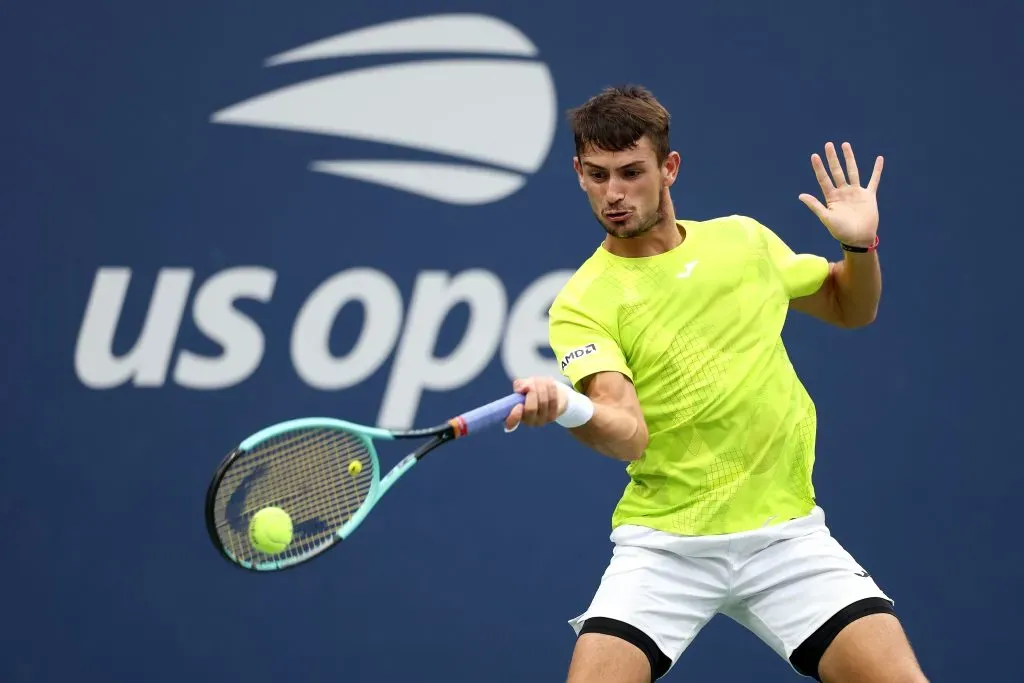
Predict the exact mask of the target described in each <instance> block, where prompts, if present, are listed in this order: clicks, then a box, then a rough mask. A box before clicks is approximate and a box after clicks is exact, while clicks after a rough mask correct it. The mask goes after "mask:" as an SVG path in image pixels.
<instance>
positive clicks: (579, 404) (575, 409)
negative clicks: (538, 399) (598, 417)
mask: <svg viewBox="0 0 1024 683" xmlns="http://www.w3.org/2000/svg"><path fill="white" fill-rule="evenodd" d="M558 387H559V391H561V392H562V393H563V394H565V412H564V413H562V414H561V415H559V416H558V417H557V418H555V422H557V423H558V424H560V425H562V426H563V427H566V428H567V429H571V428H573V427H580V426H582V425H585V424H587V423H588V422H590V418H592V417H593V416H594V403H593V401H591V400H590V399H589V398H588V397H587V396H585V395H583V394H580V393H578V392H576V391H573V390H572V389H570V388H569V387H567V386H565V385H564V384H562V383H561V382H558Z"/></svg>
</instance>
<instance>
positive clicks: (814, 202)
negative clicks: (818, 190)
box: [800, 194, 828, 223]
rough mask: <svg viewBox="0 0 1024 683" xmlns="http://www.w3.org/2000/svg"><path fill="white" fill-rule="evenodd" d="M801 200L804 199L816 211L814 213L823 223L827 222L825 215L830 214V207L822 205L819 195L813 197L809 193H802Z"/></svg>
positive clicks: (808, 206)
mask: <svg viewBox="0 0 1024 683" xmlns="http://www.w3.org/2000/svg"><path fill="white" fill-rule="evenodd" d="M800 201H802V202H803V203H804V204H805V205H806V206H807V208H808V209H810V210H811V211H813V212H814V215H815V216H817V217H818V220H820V221H821V222H822V223H824V222H825V216H826V215H827V214H828V209H826V208H825V207H824V206H822V204H821V202H819V201H818V199H817V197H813V196H811V195H809V194H802V195H800Z"/></svg>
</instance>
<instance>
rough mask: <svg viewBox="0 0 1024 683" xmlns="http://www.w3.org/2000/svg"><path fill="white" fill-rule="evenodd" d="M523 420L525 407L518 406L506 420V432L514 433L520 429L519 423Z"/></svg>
mask: <svg viewBox="0 0 1024 683" xmlns="http://www.w3.org/2000/svg"><path fill="white" fill-rule="evenodd" d="M522 419H523V406H521V405H517V406H515V407H514V408H512V411H511V412H510V413H509V414H508V417H506V418H505V432H506V433H507V432H514V431H515V430H517V429H519V423H520V422H521V421H522Z"/></svg>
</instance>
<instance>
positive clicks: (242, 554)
mask: <svg viewBox="0 0 1024 683" xmlns="http://www.w3.org/2000/svg"><path fill="white" fill-rule="evenodd" d="M391 438H393V436H392V434H391V432H388V431H386V430H382V429H376V428H373V427H365V426H362V425H357V424H353V423H350V422H345V421H343V420H336V419H332V418H321V417H311V418H302V419H298V420H290V421H287V422H281V423H278V424H276V425H272V426H270V427H267V428H266V429H263V430H261V431H259V432H257V433H255V434H253V435H252V436H250V437H249V438H247V439H245V440H244V441H242V442H241V443H240V444H239V445H238V447H237V448H235V449H234V450H232V451H231V452H230V453H228V454H227V456H225V457H224V459H223V460H222V461H221V463H220V465H219V466H218V468H217V470H216V472H215V473H214V476H213V479H212V480H211V482H210V485H209V488H208V490H207V494H206V506H205V507H206V511H205V512H206V527H207V532H208V533H209V535H210V540H211V541H212V542H213V544H214V546H215V547H216V548H217V550H218V552H219V553H220V554H221V555H222V556H223V557H225V558H226V559H227V560H228V561H229V562H231V563H232V564H234V565H235V566H237V567H241V568H242V569H247V570H251V571H257V572H267V571H280V570H283V569H288V568H290V567H294V566H296V565H298V564H301V563H303V562H306V561H308V560H311V559H312V558H314V557H316V556H317V555H320V554H321V553H323V552H324V551H326V550H327V549H329V548H331V547H333V546H334V545H336V544H337V543H338V542H339V541H341V540H342V538H344V537H345V536H346V535H347V534H348V533H350V532H351V530H352V529H354V528H355V526H358V524H359V523H360V522H361V521H362V519H363V518H364V517H365V516H366V514H367V513H368V512H369V511H370V509H371V508H372V507H373V505H374V503H376V501H377V500H378V498H379V497H380V489H381V483H380V463H379V461H378V458H377V451H376V449H375V448H374V443H373V442H374V440H375V439H391ZM353 462H358V463H359V465H358V471H357V472H356V471H355V469H352V470H350V465H351V464H352V463H353ZM354 467H355V466H353V468H354ZM269 506H277V507H280V508H282V509H283V510H284V511H285V512H287V513H288V515H289V516H290V517H291V520H292V528H293V532H292V540H291V542H290V543H289V544H288V546H287V547H286V548H285V549H284V550H282V551H281V552H280V553H277V554H273V555H270V554H266V553H263V552H261V551H260V550H257V549H256V548H255V547H253V545H252V543H251V541H250V539H249V524H250V521H251V520H252V517H253V515H255V514H256V513H257V512H258V511H259V510H261V509H263V508H265V507H269Z"/></svg>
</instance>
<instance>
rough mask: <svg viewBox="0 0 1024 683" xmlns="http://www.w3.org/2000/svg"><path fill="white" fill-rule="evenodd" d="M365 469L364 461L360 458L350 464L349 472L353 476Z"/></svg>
mask: <svg viewBox="0 0 1024 683" xmlns="http://www.w3.org/2000/svg"><path fill="white" fill-rule="evenodd" d="M362 471H363V463H361V462H359V461H358V460H353V461H352V462H350V463H349V464H348V473H349V474H351V475H352V476H353V477H354V476H356V475H357V474H359V473H360V472H362Z"/></svg>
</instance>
